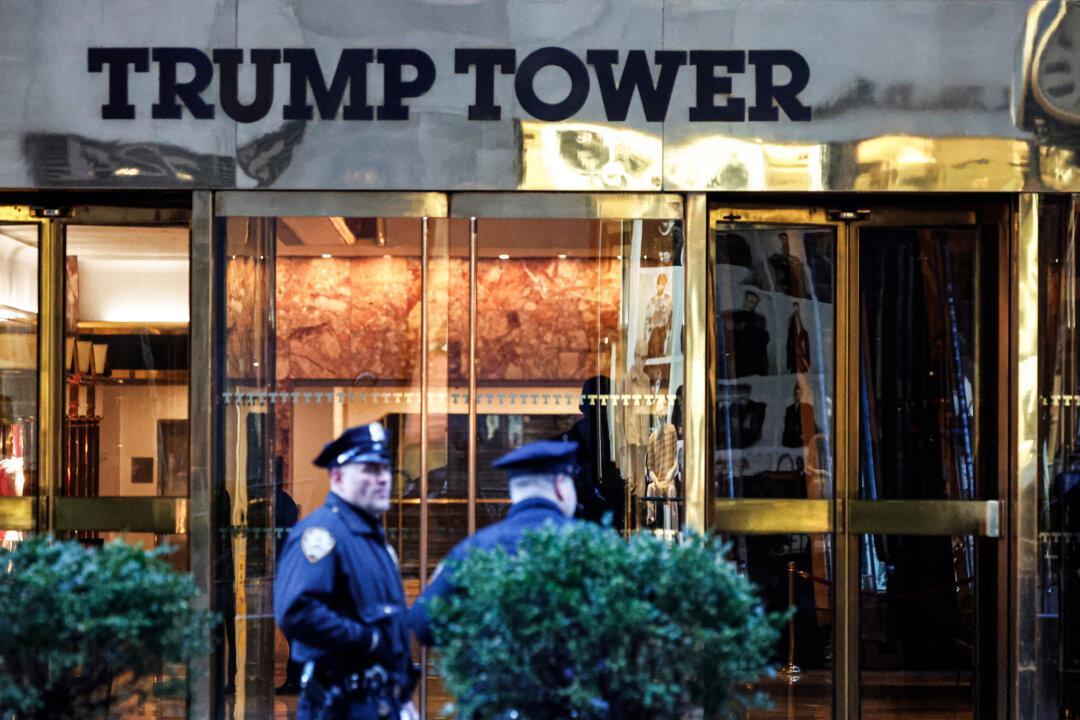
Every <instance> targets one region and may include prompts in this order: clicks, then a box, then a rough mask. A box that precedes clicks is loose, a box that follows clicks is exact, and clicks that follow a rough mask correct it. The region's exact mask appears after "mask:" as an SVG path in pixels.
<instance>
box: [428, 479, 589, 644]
mask: <svg viewBox="0 0 1080 720" xmlns="http://www.w3.org/2000/svg"><path fill="white" fill-rule="evenodd" d="M574 522H576V521H575V520H573V519H572V518H568V517H566V516H565V515H563V514H562V512H561V511H560V510H559V506H558V505H556V504H555V503H553V502H552V501H550V500H547V499H545V498H529V499H527V500H522V501H521V502H517V503H514V504H513V505H512V506H511V507H510V512H509V513H508V514H507V516H506V519H504V520H500V521H499V522H497V523H495V524H494V525H490V526H488V527H486V528H484V529H483V530H480V531H479V532H477V533H476V534H475V535H473V536H472V537H470V538H466V539H465V540H463V541H462V542H460V543H458V544H457V545H456V546H455V547H454V549H453V550H451V551H450V554H449V555H447V556H446V560H445V561H444V563H443V569H442V571H441V572H439V573H438V574H437V575H436V576H435V578H434V579H433V580H432V581H431V584H430V585H428V586H427V589H425V590H424V592H423V594H421V595H420V597H419V598H417V599H416V603H415V604H414V605H413V608H412V611H411V612H410V613H409V621H410V623H411V624H412V628H413V632H414V633H415V634H416V637H417V638H418V639H419V640H420V642H422V643H424V644H425V645H431V644H433V642H434V638H433V637H432V634H431V626H430V624H429V622H428V617H427V612H426V610H425V607H424V606H425V604H426V603H427V602H430V601H431V599H432V598H436V597H444V596H446V595H448V594H450V593H451V592H453V590H454V584H453V572H454V564H455V563H457V562H460V561H461V560H462V559H463V558H464V557H465V556H466V555H467V554H468V553H469V552H470V551H472V550H474V549H479V550H493V549H495V548H497V547H502V548H505V549H506V551H507V552H508V553H510V554H511V555H513V554H514V553H516V552H517V547H518V543H519V542H520V541H521V537H522V536H523V535H524V534H525V533H527V532H529V531H530V530H539V529H541V528H542V527H543V526H545V525H548V524H551V525H554V526H556V527H562V526H563V525H569V524H571V523H574Z"/></svg>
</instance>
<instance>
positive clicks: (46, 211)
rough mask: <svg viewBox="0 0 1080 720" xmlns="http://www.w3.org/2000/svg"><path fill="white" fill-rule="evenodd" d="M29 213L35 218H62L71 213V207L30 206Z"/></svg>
mask: <svg viewBox="0 0 1080 720" xmlns="http://www.w3.org/2000/svg"><path fill="white" fill-rule="evenodd" d="M30 214H31V215H33V216H34V217H36V218H62V217H67V216H68V215H70V214H71V208H58V207H51V208H47V207H32V208H30Z"/></svg>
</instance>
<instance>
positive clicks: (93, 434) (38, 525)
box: [0, 203, 192, 715]
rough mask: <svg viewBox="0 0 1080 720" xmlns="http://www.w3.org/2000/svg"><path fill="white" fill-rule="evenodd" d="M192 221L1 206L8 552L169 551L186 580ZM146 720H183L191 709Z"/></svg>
mask: <svg viewBox="0 0 1080 720" xmlns="http://www.w3.org/2000/svg"><path fill="white" fill-rule="evenodd" d="M191 214H192V213H191V209H190V208H188V207H156V208H147V207H116V206H103V205H94V206H90V205H80V204H74V203H73V204H57V205H47V206H44V207H36V206H31V205H0V542H2V543H3V545H4V546H5V547H12V546H13V545H14V544H16V543H18V542H20V541H21V540H22V539H23V538H24V537H25V536H26V534H28V533H51V534H54V535H55V536H57V537H59V538H63V539H74V540H78V541H79V542H81V543H83V544H86V545H89V546H96V545H100V544H102V543H105V542H108V541H110V540H112V539H115V538H117V537H121V536H123V537H124V539H125V540H126V541H128V542H131V543H134V544H140V545H142V546H144V547H146V548H151V547H155V546H158V545H161V544H163V543H168V544H169V545H171V546H172V548H173V551H172V552H171V553H169V554H168V555H167V556H166V559H167V560H168V561H169V562H170V563H171V564H173V566H174V567H176V568H177V569H180V570H182V571H185V572H186V571H189V570H191V569H192V564H191V552H190V550H191V546H190V544H189V541H188V540H189V535H188V517H189V514H188V509H189V500H190V497H191V490H190V477H191V469H190V467H191V463H190V459H189V458H190V452H189V447H190V440H189V435H190V433H189V428H190V423H189V417H190V413H189V410H188V408H189V403H188V397H189V389H190V387H191V380H190V377H189V370H190V367H191V361H190V358H189V352H190V350H189V345H190V343H189V340H190V331H189V328H190V312H189V310H190V307H189V279H190V264H191V263H190V256H191V250H190V222H191ZM167 672H168V674H169V678H170V679H176V675H178V674H181V675H182V673H183V672H184V670H183V669H182V668H180V669H177V668H172V669H169V670H168V671H167ZM159 679H161V678H159ZM156 710H157V711H158V712H160V713H163V714H164V715H177V714H184V713H185V712H186V701H185V700H184V699H182V698H180V699H170V700H163V701H162V702H161V703H159V704H158V705H157V706H156Z"/></svg>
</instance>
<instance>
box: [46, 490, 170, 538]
mask: <svg viewBox="0 0 1080 720" xmlns="http://www.w3.org/2000/svg"><path fill="white" fill-rule="evenodd" d="M55 502H56V525H55V529H56V530H60V531H95V530H102V531H116V532H121V531H126V532H144V533H156V534H158V535H183V534H187V532H188V501H187V499H186V498H163V497H99V498H69V497H61V498H56V500H55Z"/></svg>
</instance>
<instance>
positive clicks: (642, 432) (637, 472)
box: [615, 363, 653, 498]
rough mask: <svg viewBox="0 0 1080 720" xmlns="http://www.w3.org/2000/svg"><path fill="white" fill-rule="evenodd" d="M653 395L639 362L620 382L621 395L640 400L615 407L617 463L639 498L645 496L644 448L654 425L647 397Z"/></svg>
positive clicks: (632, 491) (650, 384) (628, 484)
mask: <svg viewBox="0 0 1080 720" xmlns="http://www.w3.org/2000/svg"><path fill="white" fill-rule="evenodd" d="M651 393H652V381H651V380H650V378H649V376H648V375H647V374H646V373H645V368H644V366H643V365H642V364H640V363H635V364H634V366H633V367H631V368H630V370H629V371H627V373H626V374H625V375H623V377H622V380H620V381H619V394H620V395H623V396H629V397H631V398H633V397H637V398H639V399H638V400H631V401H630V402H629V403H620V404H619V405H618V406H617V407H616V408H615V426H616V428H618V431H617V432H616V438H617V442H616V448H617V453H616V461H617V463H618V465H619V469H620V470H621V471H622V474H623V477H625V478H626V483H627V486H628V487H629V488H630V491H631V493H632V494H633V496H634V497H638V498H640V497H642V496H643V495H644V494H645V446H646V445H647V444H648V442H649V433H650V432H652V423H653V406H652V405H651V404H649V403H648V402H646V400H645V398H647V397H648V396H649V395H650V394H651Z"/></svg>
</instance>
